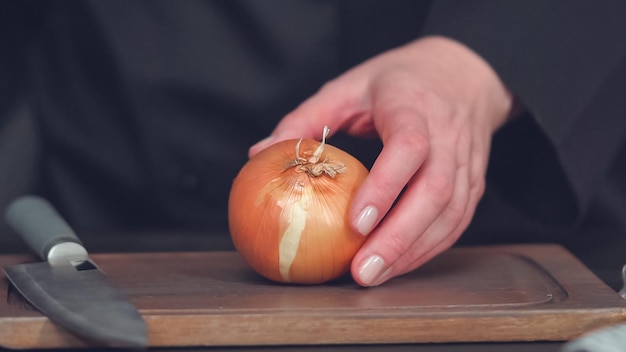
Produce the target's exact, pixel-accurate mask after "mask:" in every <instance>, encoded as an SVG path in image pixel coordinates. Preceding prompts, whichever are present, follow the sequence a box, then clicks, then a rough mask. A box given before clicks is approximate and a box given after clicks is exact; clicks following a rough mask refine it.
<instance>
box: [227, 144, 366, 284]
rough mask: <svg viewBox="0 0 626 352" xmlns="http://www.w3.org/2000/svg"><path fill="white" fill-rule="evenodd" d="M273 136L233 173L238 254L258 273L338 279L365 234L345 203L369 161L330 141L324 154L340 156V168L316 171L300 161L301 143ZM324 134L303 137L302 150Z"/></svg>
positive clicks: (295, 279) (306, 153)
mask: <svg viewBox="0 0 626 352" xmlns="http://www.w3.org/2000/svg"><path fill="white" fill-rule="evenodd" d="M298 141H299V140H297V139H296V140H287V141H282V142H279V143H277V144H274V145H272V146H270V147H268V148H266V149H265V150H263V151H261V152H260V153H258V154H257V155H256V156H254V157H253V158H251V159H250V160H249V161H248V162H247V163H246V164H245V165H244V166H243V168H242V169H241V170H240V172H239V174H238V175H237V177H236V178H235V179H234V181H233V185H232V188H231V192H230V197H229V202H228V214H229V215H228V222H229V228H230V234H231V237H232V240H233V243H234V245H235V248H236V249H237V251H238V252H239V254H240V255H241V256H242V257H243V258H244V259H245V260H246V261H247V262H248V264H249V265H250V266H251V267H252V268H253V269H254V270H255V271H256V272H257V273H259V274H260V275H262V276H264V277H266V278H267V279H270V280H272V281H276V282H283V283H296V284H319V283H324V282H327V281H330V280H333V279H336V278H338V277H340V276H342V275H343V274H345V273H346V272H347V271H348V270H349V268H350V262H351V260H352V258H353V257H354V255H355V254H356V252H357V251H358V249H359V248H360V247H361V245H362V244H363V242H364V241H365V237H364V236H362V235H360V234H359V233H357V232H355V231H354V230H353V229H352V227H351V226H350V223H349V218H348V211H349V207H350V204H351V203H352V200H353V198H354V195H355V194H356V192H357V190H358V188H359V187H360V186H361V184H362V183H363V180H364V179H365V177H366V176H367V174H368V170H367V168H365V166H363V164H361V162H359V161H358V160H357V159H356V158H354V157H353V156H352V155H350V154H348V153H346V152H344V151H343V150H341V149H339V148H336V147H334V146H332V145H328V144H325V145H324V149H323V152H322V154H321V157H320V159H319V160H320V161H324V160H332V161H337V162H340V163H342V164H343V165H344V166H345V168H344V170H343V172H341V173H339V174H337V175H335V176H334V177H331V176H329V175H327V174H322V175H319V176H312V175H310V174H309V173H308V172H306V171H302V170H301V169H300V168H299V167H298V166H297V165H295V166H294V161H295V160H296V158H297V156H296V144H297V143H298ZM319 145H320V142H318V141H315V140H310V139H304V140H302V141H301V143H300V147H299V153H300V156H301V157H305V158H308V157H310V156H311V155H313V153H314V151H315V150H316V148H318V146H319Z"/></svg>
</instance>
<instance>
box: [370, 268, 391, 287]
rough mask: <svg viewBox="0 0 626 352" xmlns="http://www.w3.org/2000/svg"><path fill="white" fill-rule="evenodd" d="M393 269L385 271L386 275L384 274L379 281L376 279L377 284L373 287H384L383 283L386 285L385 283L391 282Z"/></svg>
mask: <svg viewBox="0 0 626 352" xmlns="http://www.w3.org/2000/svg"><path fill="white" fill-rule="evenodd" d="M391 269H392V268H389V269H387V270H385V272H384V273H382V274H381V275H380V276H379V277H378V279H376V282H374V283H373V284H372V286H378V285H382V284H383V283H385V281H387V280H389V277H390V276H391V271H392V270H391Z"/></svg>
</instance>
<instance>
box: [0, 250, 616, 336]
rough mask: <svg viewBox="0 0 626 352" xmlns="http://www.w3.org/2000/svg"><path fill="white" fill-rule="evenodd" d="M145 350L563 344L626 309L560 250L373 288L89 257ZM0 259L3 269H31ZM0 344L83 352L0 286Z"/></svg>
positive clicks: (188, 256) (479, 253)
mask: <svg viewBox="0 0 626 352" xmlns="http://www.w3.org/2000/svg"><path fill="white" fill-rule="evenodd" d="M93 259H94V261H95V262H96V263H98V265H99V266H100V267H101V268H102V269H103V270H104V271H105V272H106V273H107V275H108V276H109V279H110V280H111V282H112V284H113V285H115V286H116V287H119V288H120V289H121V290H123V291H124V292H126V293H127V294H128V295H129V296H130V298H131V300H132V301H133V303H134V304H135V305H136V306H137V307H138V308H139V309H140V311H141V313H142V314H143V316H144V318H145V320H146V322H147V323H148V326H149V339H150V345H151V346H159V347H164V346H217V345H222V346H224V345H286V344H294V345H295V344H372V343H412V342H478V341H538V340H543V341H559V340H567V339H570V338H573V337H576V336H578V335H580V334H582V333H584V332H587V331H590V330H592V329H596V328H599V327H603V326H607V325H610V324H615V323H618V322H623V321H626V301H624V300H622V299H621V297H619V295H617V293H615V292H614V291H613V290H611V289H610V288H609V287H608V286H606V285H605V284H604V283H603V282H602V281H600V280H599V279H598V278H597V277H596V276H594V275H593V274H592V273H591V272H590V271H589V270H588V269H587V268H586V267H584V266H583V265H582V264H581V263H580V262H579V261H578V260H577V259H576V258H574V257H573V256H572V255H571V254H570V253H568V252H567V251H566V250H565V249H563V248H562V247H560V246H556V245H517V246H493V247H476V248H455V249H451V250H449V251H447V252H445V253H444V254H442V255H440V256H439V257H437V258H435V259H434V260H433V261H431V262H430V263H428V264H427V265H425V266H424V267H422V268H420V269H418V270H416V271H415V272H412V273H410V274H407V275H405V276H403V277H400V278H396V279H394V280H392V281H390V282H388V283H386V284H385V285H383V286H381V287H375V288H361V287H359V286H358V285H356V284H355V283H354V282H353V281H352V280H351V279H350V278H349V277H345V278H343V279H341V280H337V281H335V282H332V283H329V284H324V285H318V286H296V285H285V284H276V283H272V282H269V281H267V280H264V279H262V278H261V277H259V276H258V275H256V274H255V273H254V272H252V271H251V270H250V269H249V267H248V266H247V265H246V263H245V262H244V261H243V260H242V259H241V258H240V257H239V255H238V254H237V253H235V252H187V253H141V254H97V255H94V256H93ZM33 260H34V258H33V257H30V256H0V265H1V266H3V267H4V266H8V265H11V264H16V263H20V262H28V261H33ZM0 294H1V295H3V296H2V298H0V345H1V346H4V347H8V348H58V347H87V346H92V345H91V343H90V342H89V341H85V340H82V339H80V338H77V337H75V336H73V335H72V334H70V333H68V332H66V331H65V330H64V329H62V328H60V327H58V326H56V325H55V324H53V323H51V322H50V321H49V320H48V319H47V318H46V317H44V316H42V315H41V314H39V313H38V312H37V311H36V310H33V309H32V308H31V307H30V306H29V305H28V304H27V303H25V302H24V301H23V300H22V298H21V297H20V296H19V295H18V294H17V293H16V292H15V291H14V290H12V289H11V288H10V286H9V285H8V283H7V280H6V278H4V277H3V278H2V280H1V281H0Z"/></svg>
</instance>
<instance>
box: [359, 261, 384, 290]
mask: <svg viewBox="0 0 626 352" xmlns="http://www.w3.org/2000/svg"><path fill="white" fill-rule="evenodd" d="M384 268H385V261H384V260H383V258H381V257H379V256H377V255H373V256H371V257H369V258H367V260H366V261H365V263H363V265H362V266H361V268H360V269H359V279H360V280H361V282H362V283H363V284H364V285H365V286H373V285H374V284H375V283H377V282H378V280H379V277H380V276H381V273H382V271H383V269H384Z"/></svg>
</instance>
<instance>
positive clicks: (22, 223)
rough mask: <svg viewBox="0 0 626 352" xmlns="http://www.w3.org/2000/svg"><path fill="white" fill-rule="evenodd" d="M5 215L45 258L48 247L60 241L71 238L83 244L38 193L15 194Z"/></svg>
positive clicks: (30, 245)
mask: <svg viewBox="0 0 626 352" xmlns="http://www.w3.org/2000/svg"><path fill="white" fill-rule="evenodd" d="M5 219H6V221H7V223H8V224H9V225H10V226H11V227H12V228H13V229H14V230H15V231H17V232H18V233H19V234H20V235H21V237H22V239H23V240H24V241H25V242H26V244H27V245H28V246H29V247H30V248H31V249H32V250H33V251H34V252H35V253H37V254H39V256H41V258H42V259H43V260H48V259H49V258H48V253H49V252H50V250H51V249H52V248H53V247H54V246H55V245H58V244H60V243H66V242H73V243H76V244H79V245H80V246H81V248H82V242H81V241H80V240H79V239H78V237H77V236H76V233H74V230H72V228H71V227H70V226H69V225H68V224H67V222H65V220H64V219H63V218H62V217H61V215H59V213H58V212H57V211H56V210H55V209H54V207H53V206H52V205H51V204H50V203H49V202H48V201H47V200H45V199H43V198H41V197H38V196H33V195H26V196H22V197H20V198H17V199H16V200H14V201H13V202H11V204H9V206H8V207H7V210H6V213H5ZM82 249H83V250H84V248H82Z"/></svg>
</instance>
